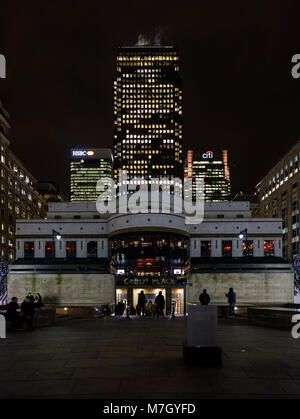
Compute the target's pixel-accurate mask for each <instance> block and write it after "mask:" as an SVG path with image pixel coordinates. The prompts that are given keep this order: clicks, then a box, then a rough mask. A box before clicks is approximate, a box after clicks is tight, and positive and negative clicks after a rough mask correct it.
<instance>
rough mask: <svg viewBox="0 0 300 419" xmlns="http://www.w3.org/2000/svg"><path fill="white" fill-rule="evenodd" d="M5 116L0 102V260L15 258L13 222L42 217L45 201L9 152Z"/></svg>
mask: <svg viewBox="0 0 300 419" xmlns="http://www.w3.org/2000/svg"><path fill="white" fill-rule="evenodd" d="M8 120H9V114H8V112H7V111H6V109H5V108H4V106H3V105H2V103H1V102H0V147H1V150H0V153H1V154H0V257H1V258H4V259H5V260H12V259H14V258H15V253H16V244H15V234H16V219H19V218H21V219H31V218H44V217H45V215H46V202H45V200H44V198H43V197H42V196H41V195H40V194H39V193H38V192H37V190H36V189H35V188H34V184H35V183H36V182H37V180H36V179H35V178H34V177H33V176H32V174H31V173H30V172H29V171H28V170H27V169H26V168H25V166H24V164H23V163H22V161H21V160H20V159H19V158H18V157H17V156H16V155H15V154H14V153H13V152H12V151H11V149H10V141H9V139H8V132H9V129H10V124H9V122H8Z"/></svg>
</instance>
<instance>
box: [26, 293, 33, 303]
mask: <svg viewBox="0 0 300 419" xmlns="http://www.w3.org/2000/svg"><path fill="white" fill-rule="evenodd" d="M27 297H28V298H29V299H30V302H31V303H32V304H34V296H33V295H32V293H31V292H29V293H28V295H27Z"/></svg>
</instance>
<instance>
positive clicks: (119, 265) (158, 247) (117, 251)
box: [110, 231, 189, 315]
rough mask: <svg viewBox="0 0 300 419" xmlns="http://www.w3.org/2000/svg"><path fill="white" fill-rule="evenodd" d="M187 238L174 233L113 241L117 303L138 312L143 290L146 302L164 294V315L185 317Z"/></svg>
mask: <svg viewBox="0 0 300 419" xmlns="http://www.w3.org/2000/svg"><path fill="white" fill-rule="evenodd" d="M188 243H189V239H188V237H186V236H184V235H182V234H179V233H173V232H169V231H168V232H166V231H163V232H162V231H157V232H153V231H151V232H150V231H149V232H148V231H147V232H130V233H126V234H123V235H118V237H117V238H116V237H113V238H111V246H110V248H111V261H112V269H113V273H114V274H115V278H116V304H118V302H119V301H121V300H123V302H124V303H125V305H126V306H127V307H128V306H130V307H133V308H134V309H136V307H137V305H138V294H139V293H140V292H141V291H142V290H143V291H144V293H145V297H146V303H150V304H151V303H152V304H153V305H154V301H155V298H156V296H157V295H158V294H159V292H160V291H161V292H162V294H163V296H164V298H165V310H164V311H165V314H166V315H168V314H171V313H172V308H174V314H175V315H184V314H185V301H186V297H185V286H186V285H185V284H186V274H187V271H188V266H189V264H188Z"/></svg>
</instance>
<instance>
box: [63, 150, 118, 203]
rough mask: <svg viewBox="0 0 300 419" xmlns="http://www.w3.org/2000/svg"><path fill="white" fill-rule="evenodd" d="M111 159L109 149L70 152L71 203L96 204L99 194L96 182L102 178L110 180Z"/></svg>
mask: <svg viewBox="0 0 300 419" xmlns="http://www.w3.org/2000/svg"><path fill="white" fill-rule="evenodd" d="M112 170H113V158H112V151H111V149H109V148H91V149H73V150H71V182H70V183H71V185H70V200H71V201H72V202H79V201H85V202H87V201H92V202H96V200H97V198H98V196H99V193H101V192H102V191H103V190H104V188H103V190H102V189H101V188H97V182H98V181H99V180H100V179H103V178H110V179H111V178H112Z"/></svg>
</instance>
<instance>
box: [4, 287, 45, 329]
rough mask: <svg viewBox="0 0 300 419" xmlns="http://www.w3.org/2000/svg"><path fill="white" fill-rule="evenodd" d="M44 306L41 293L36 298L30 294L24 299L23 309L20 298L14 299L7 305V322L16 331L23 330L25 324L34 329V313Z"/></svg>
mask: <svg viewBox="0 0 300 419" xmlns="http://www.w3.org/2000/svg"><path fill="white" fill-rule="evenodd" d="M43 305H44V304H43V299H42V296H41V295H40V294H39V293H37V294H36V297H34V296H33V295H32V293H31V292H29V293H28V295H26V297H25V298H24V301H23V302H22V304H21V307H19V304H18V298H17V297H13V298H12V299H11V301H10V303H8V305H7V312H6V320H7V321H9V322H11V323H12V327H13V329H15V330H23V325H24V323H26V324H27V326H28V327H29V328H30V329H33V316H34V312H35V310H36V309H40V308H41V307H42V306H43ZM19 308H20V311H19Z"/></svg>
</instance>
